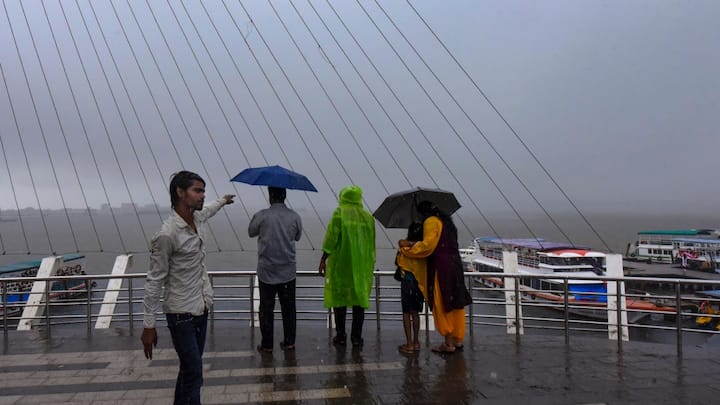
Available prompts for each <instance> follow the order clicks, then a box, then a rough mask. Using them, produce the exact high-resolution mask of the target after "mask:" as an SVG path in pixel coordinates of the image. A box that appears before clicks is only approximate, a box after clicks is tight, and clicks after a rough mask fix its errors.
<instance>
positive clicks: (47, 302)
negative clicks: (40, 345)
mask: <svg viewBox="0 0 720 405" xmlns="http://www.w3.org/2000/svg"><path fill="white" fill-rule="evenodd" d="M45 327H46V328H47V330H46V331H45V332H46V333H47V338H48V339H50V280H45Z"/></svg>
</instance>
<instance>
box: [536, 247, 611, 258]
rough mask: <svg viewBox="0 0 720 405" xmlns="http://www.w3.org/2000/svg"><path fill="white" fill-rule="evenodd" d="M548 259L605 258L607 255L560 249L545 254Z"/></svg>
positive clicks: (588, 251) (583, 250) (591, 251)
mask: <svg viewBox="0 0 720 405" xmlns="http://www.w3.org/2000/svg"><path fill="white" fill-rule="evenodd" d="M543 254H544V255H545V256H547V257H605V256H606V255H605V253H603V252H596V251H593V250H585V249H558V250H552V251H550V252H543Z"/></svg>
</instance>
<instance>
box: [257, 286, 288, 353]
mask: <svg viewBox="0 0 720 405" xmlns="http://www.w3.org/2000/svg"><path fill="white" fill-rule="evenodd" d="M276 294H277V296H278V300H279V301H280V310H281V312H282V320H283V343H285V344H286V345H294V344H295V329H296V322H297V321H296V314H295V312H296V311H295V280H291V281H288V282H287V283H281V284H266V283H263V282H262V281H260V311H259V318H260V334H262V343H261V346H262V347H263V349H272V348H273V333H274V332H273V329H274V328H273V326H274V323H275V313H274V311H275V295H276Z"/></svg>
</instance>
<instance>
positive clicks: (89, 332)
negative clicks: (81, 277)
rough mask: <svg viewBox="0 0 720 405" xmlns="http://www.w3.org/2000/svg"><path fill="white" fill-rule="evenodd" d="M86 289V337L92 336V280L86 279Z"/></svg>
mask: <svg viewBox="0 0 720 405" xmlns="http://www.w3.org/2000/svg"><path fill="white" fill-rule="evenodd" d="M85 283H86V287H87V308H86V316H87V335H88V336H91V335H92V326H91V325H92V294H93V290H92V285H93V283H92V280H91V279H86V281H85Z"/></svg>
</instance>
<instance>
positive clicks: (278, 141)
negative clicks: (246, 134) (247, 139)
mask: <svg viewBox="0 0 720 405" xmlns="http://www.w3.org/2000/svg"><path fill="white" fill-rule="evenodd" d="M200 5H201V6H202V8H203V11H204V12H205V15H206V17H207V18H208V21H210V24H211V25H212V27H213V29H214V30H215V34H216V35H217V37H218V39H219V40H220V42H221V43H222V45H223V47H224V48H225V52H226V53H227V54H228V57H229V58H230V60H231V61H232V63H233V66H234V67H235V71H236V72H237V74H238V76H239V77H240V80H242V82H243V85H244V86H245V88H246V90H247V91H248V94H249V95H250V98H251V99H252V101H253V103H254V104H255V106H256V107H257V109H258V112H259V113H260V116H261V117H262V119H263V122H264V123H265V125H266V126H267V128H268V130H269V131H270V134H271V135H272V137H273V140H274V141H275V143H276V144H277V145H278V150H279V151H280V153H281V154H282V155H283V157H284V158H285V161H286V162H287V164H288V166H290V169H291V170H294V169H295V168H294V166H293V164H292V162H291V161H290V157H289V156H288V155H287V153H286V152H285V149H284V148H283V147H282V144H281V143H280V140H279V138H278V137H277V134H276V133H275V130H274V129H273V128H272V126H271V125H270V121H269V120H268V118H267V115H266V114H265V111H264V110H263V109H262V107H260V103H259V102H258V99H257V97H256V96H255V93H254V92H253V91H252V89H251V88H250V85H249V84H248V82H247V80H246V79H245V76H243V74H242V73H241V72H240V67H239V66H238V64H237V61H235V58H234V57H233V55H232V53H231V52H230V48H229V47H228V45H227V42H226V41H225V39H224V38H223V37H222V35H221V34H220V30H219V29H218V28H217V25H216V24H215V21H214V20H213V19H212V17H211V16H210V13H209V12H208V10H207V8H206V7H205V3H203V2H200ZM233 21H234V20H233ZM198 36H199V34H198ZM201 41H202V38H201ZM203 45H204V42H203ZM208 54H209V52H208ZM223 83H224V80H223ZM228 91H229V90H228ZM233 101H235V98H234V97H233ZM236 108H237V109H238V112H239V113H240V116H241V117H242V119H243V121H244V122H246V121H245V116H244V114H242V112H241V111H240V108H239V107H237V105H236ZM246 125H247V126H248V130H249V131H250V134H251V135H252V136H253V139H254V140H255V137H254V134H253V132H252V130H250V127H249V125H248V124H247V123H246ZM255 144H256V145H258V150H260V153H261V155H262V157H263V160H264V161H265V162H266V164H267V163H269V161H268V159H267V158H266V156H265V153H264V152H263V151H262V148H260V146H259V143H258V142H257V140H255ZM306 147H307V145H306ZM307 150H308V153H309V152H310V150H309V149H307ZM311 156H312V154H311ZM313 160H314V159H313ZM316 163H317V162H316ZM318 169H320V167H319V166H318ZM329 186H330V184H329V183H328V187H329ZM304 195H305V198H307V200H308V202H309V203H310V206H311V207H312V208H313V211H314V212H315V215H316V216H317V218H318V221H320V224H321V225H322V226H323V227H325V222H324V221H323V219H322V217H321V216H320V213H319V212H318V210H317V207H316V206H315V204H314V203H313V202H312V199H311V198H310V197H309V196H308V193H307V192H305V193H304ZM303 232H306V230H305V229H303ZM306 235H308V240H310V237H309V234H306ZM310 245H311V247H312V248H313V249H315V247H314V245H313V243H312V241H311V240H310Z"/></svg>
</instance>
